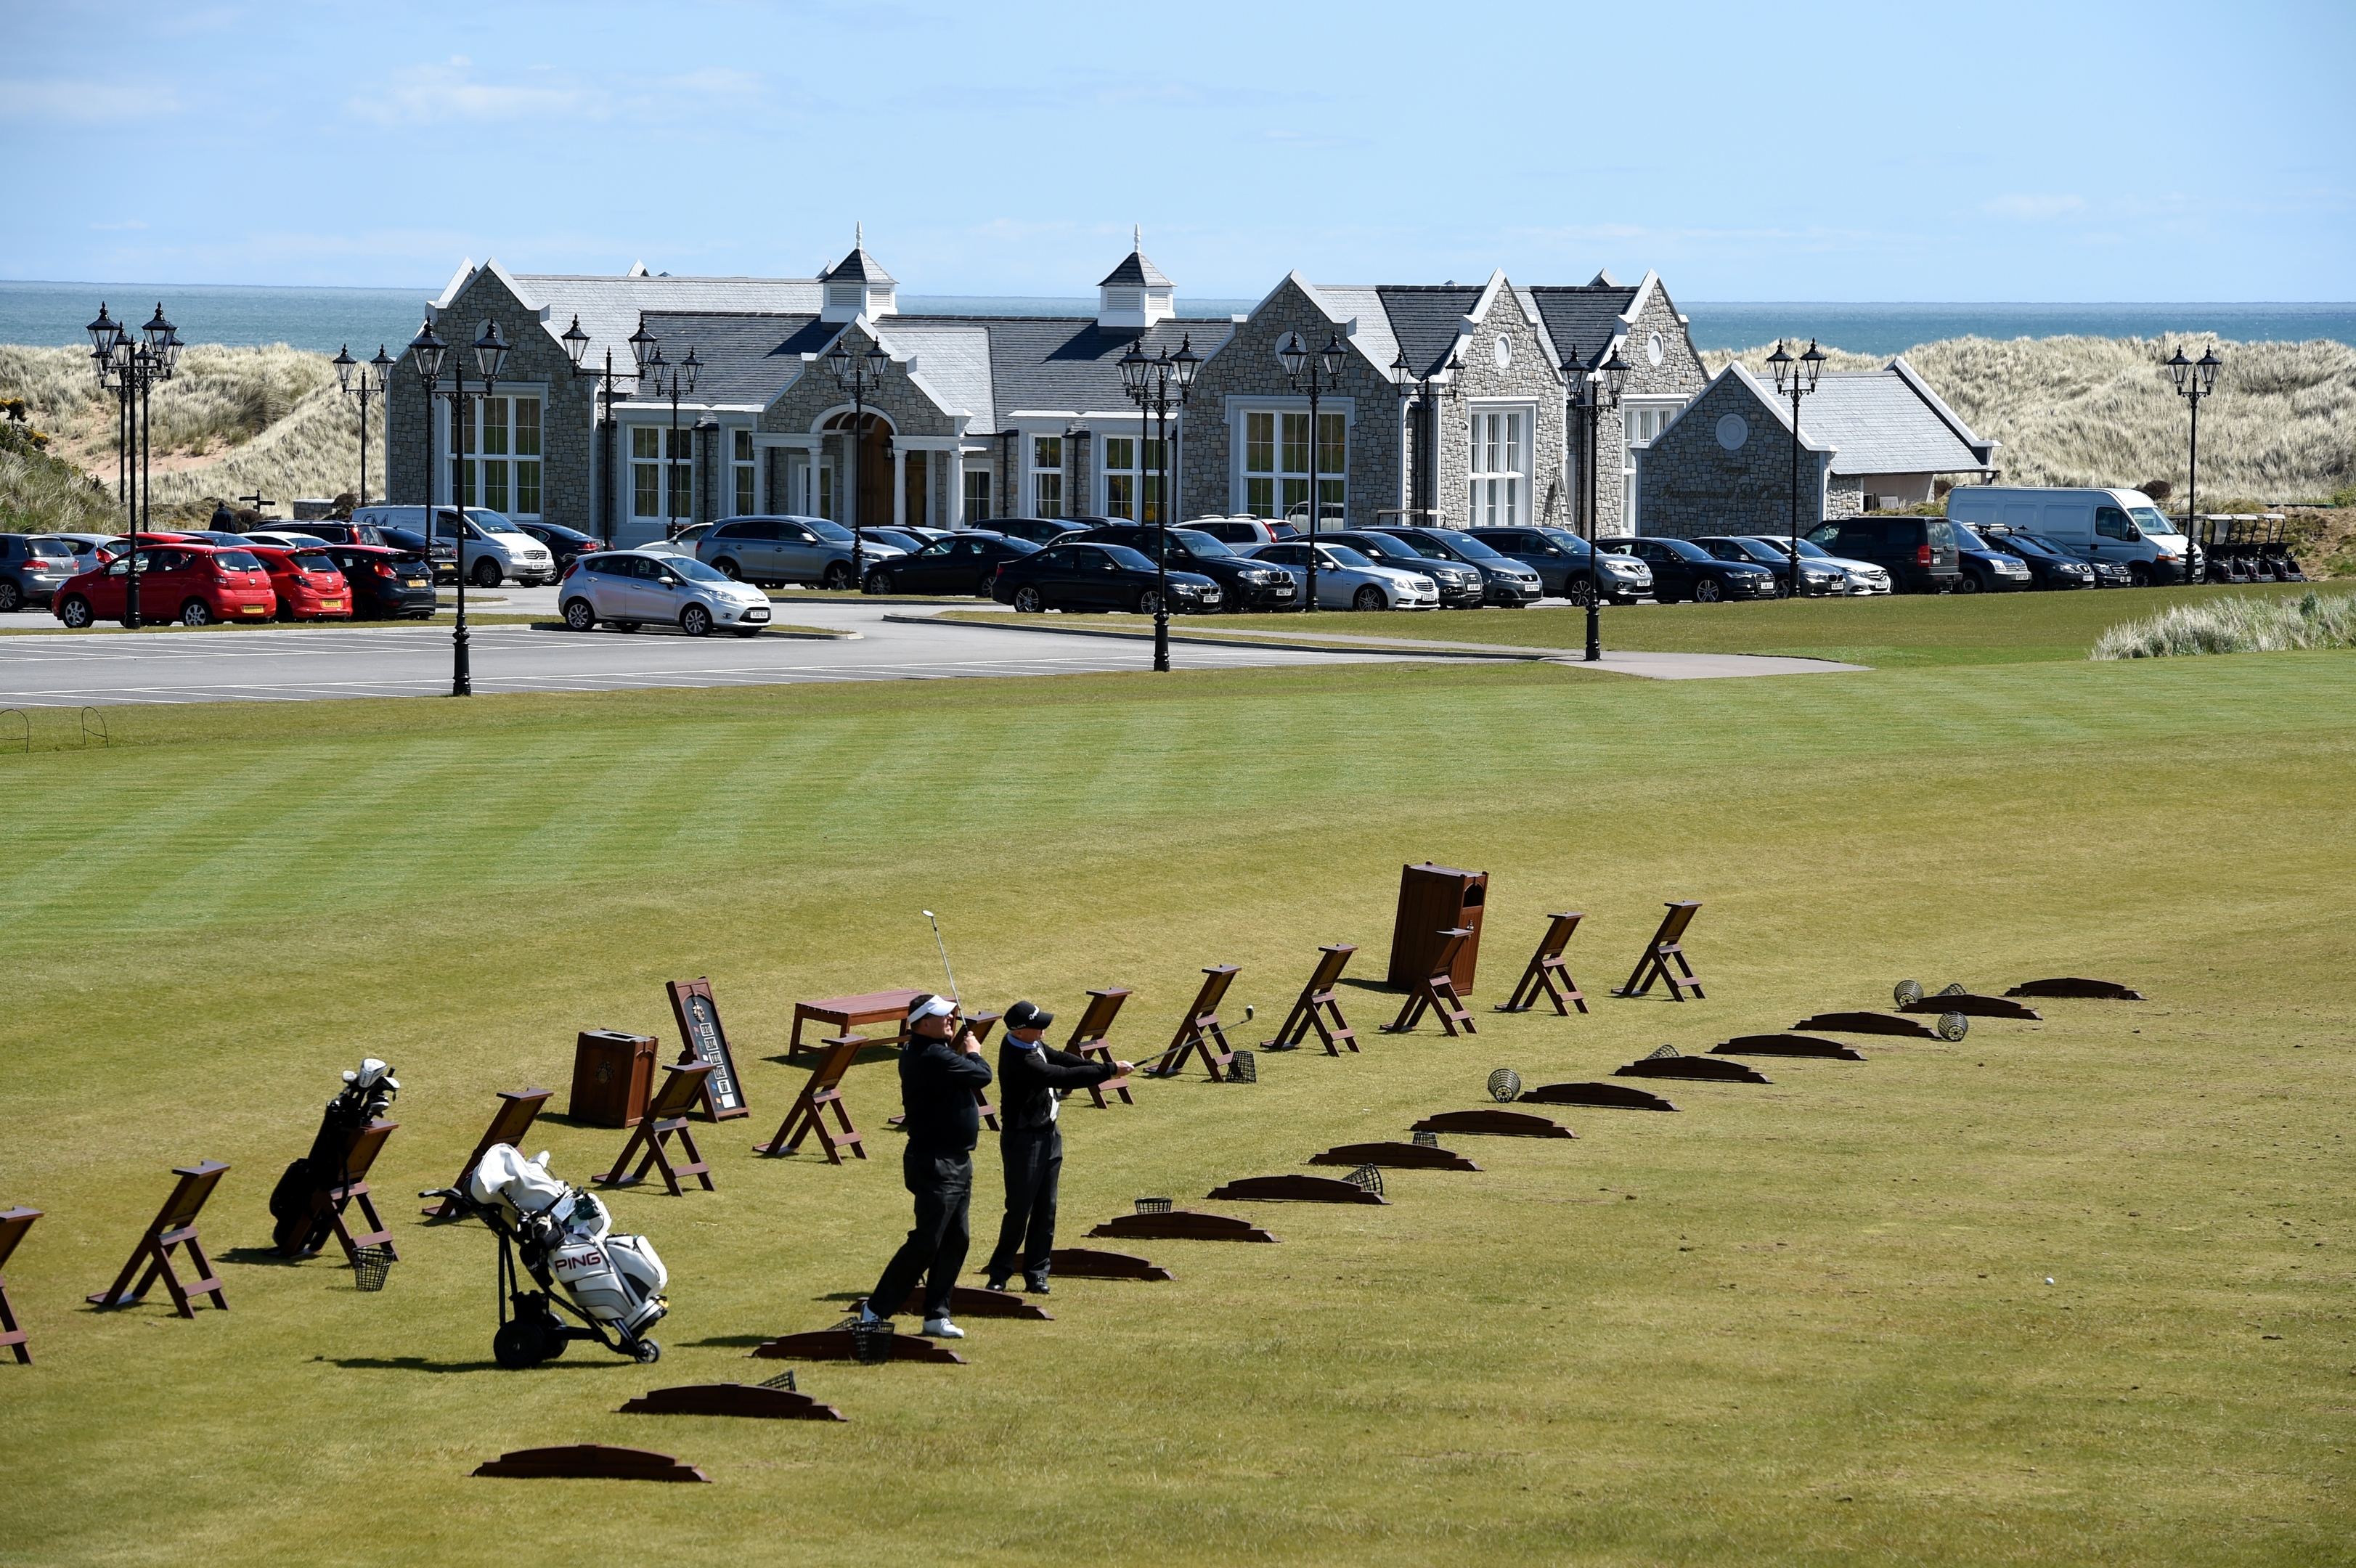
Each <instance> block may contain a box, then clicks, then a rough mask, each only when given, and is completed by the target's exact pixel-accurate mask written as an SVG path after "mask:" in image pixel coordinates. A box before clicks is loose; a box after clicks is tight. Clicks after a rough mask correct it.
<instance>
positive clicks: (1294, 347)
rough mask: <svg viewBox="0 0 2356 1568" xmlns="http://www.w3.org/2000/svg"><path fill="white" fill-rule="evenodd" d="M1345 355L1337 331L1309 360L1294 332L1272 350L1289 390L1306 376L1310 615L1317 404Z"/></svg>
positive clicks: (1312, 605)
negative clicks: (1289, 385) (1307, 401)
mask: <svg viewBox="0 0 2356 1568" xmlns="http://www.w3.org/2000/svg"><path fill="white" fill-rule="evenodd" d="M1348 354H1349V350H1348V349H1346V348H1344V347H1343V346H1342V335H1341V334H1340V333H1338V332H1332V333H1328V334H1326V336H1325V347H1323V348H1321V349H1319V350H1318V351H1317V353H1316V355H1315V357H1314V358H1313V359H1312V356H1311V355H1310V352H1309V350H1308V348H1307V347H1305V346H1304V345H1303V344H1302V343H1301V334H1299V333H1297V332H1295V333H1292V334H1290V336H1287V337H1286V338H1285V340H1284V342H1283V344H1282V345H1281V346H1280V347H1278V349H1277V351H1276V357H1277V359H1278V361H1279V362H1280V363H1281V364H1282V365H1283V366H1284V379H1286V380H1287V381H1290V383H1291V384H1292V389H1293V390H1294V391H1296V392H1298V391H1301V390H1303V377H1304V376H1305V377H1306V378H1307V382H1306V390H1307V392H1308V394H1309V603H1306V604H1303V605H1302V606H1301V608H1302V609H1303V610H1305V611H1308V612H1309V613H1312V614H1314V613H1316V610H1317V520H1318V518H1319V517H1320V516H1321V515H1323V512H1324V510H1325V504H1324V501H1323V498H1322V497H1321V496H1319V495H1318V469H1317V459H1318V450H1317V448H1318V440H1317V437H1318V426H1317V404H1318V400H1319V399H1321V398H1322V397H1323V396H1324V394H1326V393H1327V392H1330V391H1332V390H1333V389H1334V388H1335V387H1336V386H1338V385H1339V384H1340V382H1341V378H1342V361H1343V360H1344V358H1345V357H1348ZM1344 505H1346V503H1344ZM1286 510H1287V512H1288V513H1289V512H1290V507H1287V508H1286ZM1343 520H1344V522H1347V521H1348V520H1349V518H1348V517H1347V515H1346V513H1345V514H1344V517H1343Z"/></svg>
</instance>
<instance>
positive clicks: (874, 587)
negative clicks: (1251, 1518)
mask: <svg viewBox="0 0 2356 1568" xmlns="http://www.w3.org/2000/svg"><path fill="white" fill-rule="evenodd" d="M867 592H870V593H889V592H892V574H891V573H890V572H888V571H883V569H881V568H880V567H879V568H878V569H876V570H875V571H871V572H869V573H868V574H867Z"/></svg>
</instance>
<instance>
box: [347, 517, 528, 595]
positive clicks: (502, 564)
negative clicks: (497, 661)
mask: <svg viewBox="0 0 2356 1568" xmlns="http://www.w3.org/2000/svg"><path fill="white" fill-rule="evenodd" d="M352 521H353V522H354V523H356V524H358V523H365V524H369V525H372V526H374V527H376V528H407V529H408V530H409V531H410V532H411V533H413V534H423V533H424V532H425V508H424V507H355V508H354V509H353V511H352ZM457 531H458V517H457V514H456V512H455V510H454V509H453V508H451V507H434V534H433V539H434V542H435V543H436V544H440V543H442V542H443V541H444V540H446V539H449V538H450V536H451V535H452V534H454V533H455V532H457ZM460 548H461V549H463V550H464V551H465V570H466V581H469V582H471V583H473V584H474V585H475V586H476V587H477V588H497V587H498V585H499V582H500V581H501V580H502V579H504V578H509V577H512V578H514V579H515V580H516V581H518V582H520V583H522V584H523V585H524V586H525V587H527V588H537V587H539V586H540V585H541V583H543V582H553V581H556V558H555V557H553V556H552V555H550V554H549V553H548V547H547V546H546V545H544V544H542V543H541V542H540V541H539V540H538V539H534V538H532V537H531V536H530V534H528V533H525V532H524V531H523V530H522V529H520V528H517V527H516V526H515V525H514V524H513V523H511V522H509V521H508V520H507V518H506V517H503V516H501V515H500V514H499V513H498V512H494V511H490V510H487V509H486V508H485V507H467V508H466V542H465V543H464V545H462V546H461V547H460ZM444 559H446V558H444ZM436 570H437V571H438V570H440V569H439V568H436Z"/></svg>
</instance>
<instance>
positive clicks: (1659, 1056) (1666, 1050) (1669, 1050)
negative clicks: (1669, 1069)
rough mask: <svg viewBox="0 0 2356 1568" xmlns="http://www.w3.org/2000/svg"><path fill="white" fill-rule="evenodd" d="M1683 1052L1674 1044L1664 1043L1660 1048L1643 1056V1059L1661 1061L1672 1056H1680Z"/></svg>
mask: <svg viewBox="0 0 2356 1568" xmlns="http://www.w3.org/2000/svg"><path fill="white" fill-rule="evenodd" d="M1684 1054H1685V1053H1684V1052H1683V1051H1679V1050H1678V1049H1677V1048H1676V1046H1674V1045H1664V1046H1663V1047H1661V1049H1660V1050H1658V1051H1654V1052H1653V1053H1652V1054H1651V1055H1649V1056H1647V1057H1645V1058H1644V1060H1645V1061H1665V1060H1666V1059H1667V1058H1669V1057H1672V1056H1682V1055H1684Z"/></svg>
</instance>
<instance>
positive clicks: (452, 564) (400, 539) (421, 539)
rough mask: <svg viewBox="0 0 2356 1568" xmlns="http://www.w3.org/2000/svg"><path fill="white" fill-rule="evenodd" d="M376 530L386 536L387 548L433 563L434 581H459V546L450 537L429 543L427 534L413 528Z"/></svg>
mask: <svg viewBox="0 0 2356 1568" xmlns="http://www.w3.org/2000/svg"><path fill="white" fill-rule="evenodd" d="M376 531H377V532H378V533H380V534H381V535H382V536H383V537H384V544H385V548H386V549H397V550H400V551H402V553H403V554H405V555H413V556H415V557H417V559H418V560H423V561H425V562H427V563H428V564H429V565H431V567H432V568H433V572H434V581H436V582H455V581H458V547H457V546H456V545H455V544H453V543H451V542H450V541H449V540H448V539H435V540H434V542H433V543H432V544H430V545H429V544H428V543H426V540H425V536H424V535H423V534H421V533H418V532H416V531H414V530H413V529H410V528H378V529H377V530H376Z"/></svg>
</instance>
